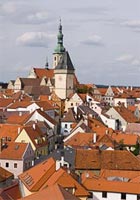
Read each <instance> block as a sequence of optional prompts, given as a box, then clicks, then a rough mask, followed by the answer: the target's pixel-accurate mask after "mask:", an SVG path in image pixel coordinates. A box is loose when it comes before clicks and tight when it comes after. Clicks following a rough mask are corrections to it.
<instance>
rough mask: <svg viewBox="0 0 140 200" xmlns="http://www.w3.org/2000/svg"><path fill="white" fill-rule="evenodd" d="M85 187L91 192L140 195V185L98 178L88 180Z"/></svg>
mask: <svg viewBox="0 0 140 200" xmlns="http://www.w3.org/2000/svg"><path fill="white" fill-rule="evenodd" d="M83 185H84V186H85V187H86V189H88V190H90V191H100V192H102V191H106V192H115V193H116V192H119V193H127V194H139V192H140V184H137V183H131V182H121V181H119V182H118V181H107V180H103V179H100V178H99V179H97V178H87V179H86V180H85V181H84V183H83Z"/></svg>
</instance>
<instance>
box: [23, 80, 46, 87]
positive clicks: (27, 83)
mask: <svg viewBox="0 0 140 200" xmlns="http://www.w3.org/2000/svg"><path fill="white" fill-rule="evenodd" d="M19 80H20V81H21V84H22V87H23V88H24V87H25V86H39V85H40V83H41V80H42V79H40V78H19Z"/></svg>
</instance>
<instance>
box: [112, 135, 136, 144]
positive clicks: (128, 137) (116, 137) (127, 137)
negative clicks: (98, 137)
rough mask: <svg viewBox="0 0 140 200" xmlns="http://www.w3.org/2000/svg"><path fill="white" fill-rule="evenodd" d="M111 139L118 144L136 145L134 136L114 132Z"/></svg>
mask: <svg viewBox="0 0 140 200" xmlns="http://www.w3.org/2000/svg"><path fill="white" fill-rule="evenodd" d="M111 137H112V139H114V140H115V141H116V142H118V143H119V142H121V141H122V142H123V144H124V145H136V144H137V141H138V135H135V134H125V133H115V132H114V133H113V134H112V136H111Z"/></svg>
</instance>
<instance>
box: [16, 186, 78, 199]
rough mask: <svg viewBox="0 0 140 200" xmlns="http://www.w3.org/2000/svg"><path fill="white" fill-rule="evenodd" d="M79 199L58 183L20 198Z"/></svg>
mask: <svg viewBox="0 0 140 200" xmlns="http://www.w3.org/2000/svg"><path fill="white" fill-rule="evenodd" d="M33 199H34V200H53V199H57V200H79V198H77V197H75V196H74V195H73V194H71V193H70V192H68V191H66V190H65V189H64V188H63V187H61V186H60V185H58V184H54V185H51V186H48V187H47V188H45V189H43V190H41V191H39V192H36V193H34V194H32V195H29V196H26V197H24V198H21V199H19V200H33Z"/></svg>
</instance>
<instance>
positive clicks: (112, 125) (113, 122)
mask: <svg viewBox="0 0 140 200" xmlns="http://www.w3.org/2000/svg"><path fill="white" fill-rule="evenodd" d="M100 117H101V119H102V121H103V123H104V124H105V125H106V126H108V128H112V129H113V130H115V129H116V120H115V119H110V118H107V117H106V116H104V115H102V114H101V115H100Z"/></svg>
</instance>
